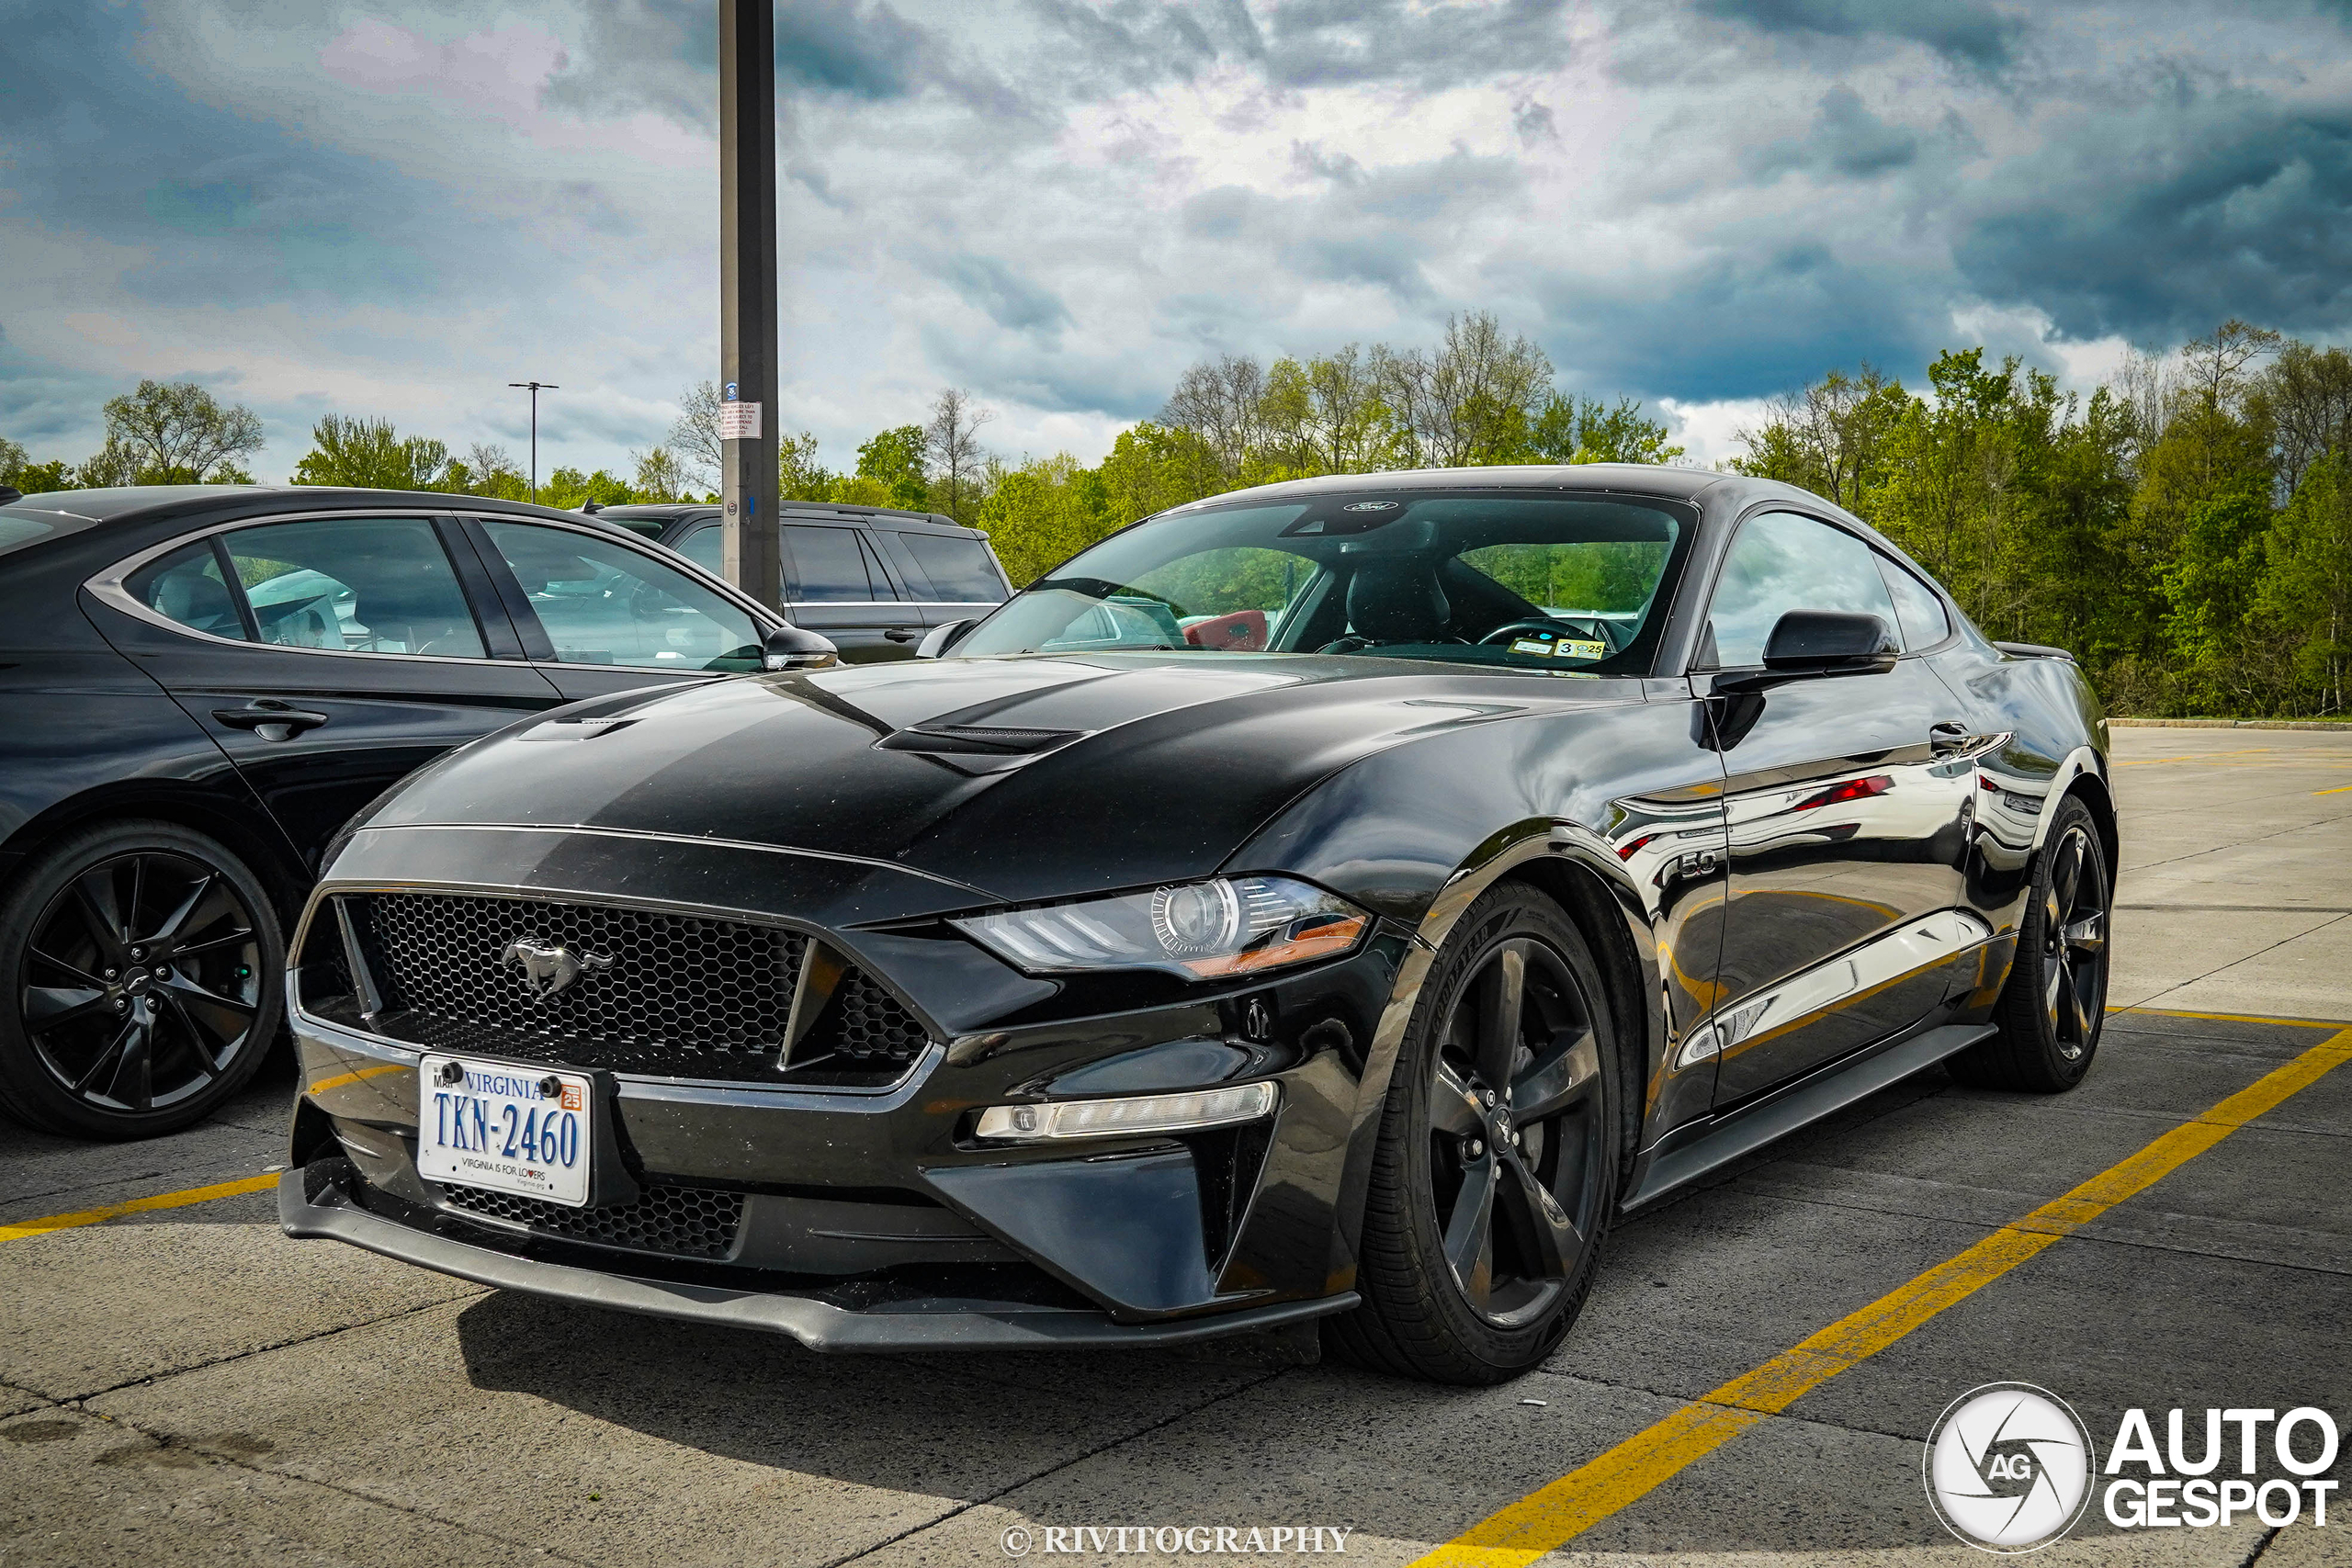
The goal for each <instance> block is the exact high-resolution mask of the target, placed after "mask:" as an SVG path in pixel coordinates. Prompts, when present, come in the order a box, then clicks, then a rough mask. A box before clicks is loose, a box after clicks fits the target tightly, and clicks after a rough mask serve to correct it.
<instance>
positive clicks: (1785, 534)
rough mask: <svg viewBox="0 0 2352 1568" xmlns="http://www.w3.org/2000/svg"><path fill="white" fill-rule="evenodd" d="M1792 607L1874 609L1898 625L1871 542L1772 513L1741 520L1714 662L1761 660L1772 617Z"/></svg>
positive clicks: (1738, 664)
mask: <svg viewBox="0 0 2352 1568" xmlns="http://www.w3.org/2000/svg"><path fill="white" fill-rule="evenodd" d="M1791 610H1842V611H1854V612H1860V613H1862V614H1866V615H1876V616H1877V617H1879V619H1881V620H1883V621H1884V622H1885V623H1886V625H1887V629H1888V630H1889V631H1892V630H1894V626H1895V620H1894V602H1893V601H1892V600H1890V599H1889V598H1888V597H1887V593H1886V584H1885V583H1884V582H1883V581H1880V579H1879V575H1878V565H1877V555H1876V552H1875V551H1873V550H1872V549H1871V547H1869V546H1868V545H1865V544H1864V543H1862V542H1861V541H1860V539H1857V538H1856V537H1854V536H1852V535H1851V534H1849V533H1845V532H1843V531H1842V530H1840V529H1837V528H1832V527H1831V526H1829V525H1827V524H1826V523H1816V522H1815V521H1814V520H1813V519H1812V518H1810V517H1799V516H1797V515H1796V514H1795V513H1789V512H1767V513H1763V514H1762V515H1761V516H1758V517H1751V518H1749V519H1748V520H1747V522H1745V523H1743V524H1741V525H1739V536H1738V537H1737V538H1736V539H1734V540H1733V541H1732V547H1731V555H1730V556H1729V558H1726V559H1725V560H1724V572H1723V576H1722V578H1721V579H1720V580H1719V581H1717V582H1716V584H1715V602H1714V604H1713V608H1712V609H1711V610H1710V611H1709V613H1708V620H1707V626H1708V629H1709V631H1710V633H1711V634H1712V636H1713V642H1714V648H1715V660H1714V662H1715V664H1716V665H1717V666H1718V667H1720V668H1723V669H1728V670H1737V669H1743V668H1746V667H1747V666H1750V665H1757V664H1761V663H1763V662H1764V640H1765V638H1767V637H1770V636H1771V635H1772V624H1773V623H1774V622H1775V621H1778V620H1779V619H1780V618H1781V616H1782V615H1786V614H1788V613H1789V612H1790V611H1791Z"/></svg>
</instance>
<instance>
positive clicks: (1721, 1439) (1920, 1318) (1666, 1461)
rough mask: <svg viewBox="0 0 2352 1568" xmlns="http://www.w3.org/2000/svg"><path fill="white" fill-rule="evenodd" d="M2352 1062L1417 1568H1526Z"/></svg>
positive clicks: (2300, 1068) (2271, 1091) (2035, 1219)
mask: <svg viewBox="0 0 2352 1568" xmlns="http://www.w3.org/2000/svg"><path fill="white" fill-rule="evenodd" d="M2346 1061H2352V1029H2345V1030H2341V1031H2338V1032H2336V1033H2335V1034H2333V1035H2331V1036H2329V1037H2328V1038H2327V1039H2325V1040H2323V1041H2321V1042H2320V1043H2318V1044H2316V1045H2314V1046H2312V1048H2311V1049H2310V1050H2308V1051H2305V1052H2304V1053H2303V1054H2302V1055H2300V1056H2297V1057H2296V1058H2295V1059H2294V1060H2292V1061H2290V1062H2289V1063H2287V1064H2286V1065H2285V1066H2281V1067H2278V1068H2277V1069H2275V1070H2273V1071H2271V1072H2269V1073H2267V1074H2265V1075H2264V1076H2263V1077H2259V1078H2257V1079H2256V1080H2255V1081H2254V1083H2253V1084H2251V1085H2249V1086H2248V1087H2247V1088H2245V1089H2240V1090H2239V1091H2238V1092H2237V1093H2235V1094H2233V1095H2232V1096H2230V1097H2229V1098H2228V1099H2227V1100H2222V1102H2221V1103H2220V1104H2218V1105H2216V1106H2214V1107H2213V1108H2212V1109H2211V1110H2210V1111H2206V1112H2205V1113H2204V1114H2203V1115H2201V1116H2199V1117H2197V1118H2195V1119H2194V1120H2191V1121H2188V1122H2182V1123H2180V1124H2179V1125H2178V1126H2177V1127H2174V1128H2172V1129H2170V1130H2169V1131H2167V1132H2165V1133H2164V1134H2161V1135H2160V1136H2158V1137H2157V1138H2156V1139H2155V1140H2154V1142H2152V1143H2150V1144H2149V1145H2147V1146H2146V1147H2144V1148H2143V1149H2141V1150H2140V1151H2139V1152H2138V1153H2137V1154H2134V1155H2132V1156H2130V1157H2129V1158H2127V1159H2125V1160H2123V1161H2122V1162H2121V1163H2120V1164H2117V1165H2114V1166H2111V1167H2109V1168H2108V1169H2106V1170H2104V1171H2102V1172H2100V1173H2099V1174H2098V1175H2097V1176H2094V1177H2092V1178H2091V1179H2089V1180H2088V1181H2086V1182H2084V1183H2083V1184H2082V1185H2081V1186H2079V1187H2077V1188H2075V1190H2073V1191H2071V1192H2069V1193H2067V1194H2066V1195H2065V1196H2064V1197H2063V1198H2057V1199H2053V1200H2052V1201H2049V1202H2047V1203H2044V1204H2043V1205H2041V1207H2040V1208H2039V1209H2036V1210H2034V1211H2033V1213H2030V1214H2027V1215H2026V1216H2024V1217H2023V1218H2022V1219H2019V1220H2018V1221H2016V1222H2014V1223H2012V1224H2007V1225H2004V1226H2002V1227H2001V1228H2000V1229H1999V1230H1997V1231H1995V1232H1994V1233H1993V1234H1992V1235H1988V1236H1986V1237H1985V1239H1984V1240H1983V1241H1980V1242H1978V1243H1977V1244H1976V1245H1975V1246H1973V1247H1970V1248H1969V1249H1968V1250H1967V1251H1965V1252H1962V1253H1961V1254H1960V1255H1959V1256H1958V1257H1956V1258H1950V1259H1948V1260H1947V1261H1945V1262H1942V1263H1939V1264H1938V1265H1937V1266H1936V1267H1934V1268H1933V1269H1928V1271H1927V1272H1926V1273H1924V1274H1922V1275H1920V1276H1919V1277H1918V1278H1917V1279H1916V1280H1912V1281H1910V1282H1909V1283H1908V1284H1905V1285H1902V1286H1899V1287H1897V1288H1896V1289H1894V1291H1891V1292H1888V1293H1887V1294H1885V1295H1883V1296H1882V1297H1880V1298H1879V1299H1878V1300H1877V1301H1875V1302H1872V1303H1871V1304H1870V1305H1868V1306H1866V1307H1864V1308H1862V1309H1861V1310H1860V1312H1857V1313H1852V1314H1849V1315H1847V1316H1845V1317H1842V1318H1840V1319H1838V1321H1837V1322H1836V1323H1833V1324H1831V1325H1829V1326H1828V1327H1826V1328H1825V1329H1823V1330H1822V1331H1821V1332H1820V1333H1818V1334H1815V1336H1813V1337H1811V1338H1809V1339H1807V1340H1805V1341H1804V1343H1803V1344H1801V1345H1798V1346H1797V1347H1795V1348H1793V1349H1791V1350H1787V1351H1784V1352H1782V1353H1781V1355H1778V1356H1775V1357H1774V1358H1773V1359H1770V1360H1769V1361H1767V1362H1765V1363H1764V1364H1763V1365H1762V1366H1760V1367H1758V1368H1757V1369H1756V1370H1755V1371H1750V1372H1747V1373H1745V1374H1744V1375H1742V1376H1740V1377H1736V1378H1734V1379H1733V1380H1732V1381H1731V1382H1727V1383H1725V1384H1724V1385H1723V1386H1722V1387H1721V1388H1718V1389H1716V1390H1715V1391H1714V1392H1713V1393H1709V1394H1706V1395H1703V1396H1702V1397H1701V1398H1700V1399H1698V1400H1695V1401H1693V1402H1692V1403H1691V1404H1686V1405H1684V1406H1683V1407H1682V1408H1681V1409H1679V1410H1678V1411H1676V1412H1675V1413H1674V1414H1673V1415H1671V1416H1668V1417H1667V1418H1666V1419H1665V1420H1663V1421H1660V1422H1658V1423H1657V1425H1656V1426H1654V1427H1650V1428H1649V1429H1648V1430H1647V1431H1645V1432H1641V1433H1638V1434H1636V1435H1635V1436H1634V1437H1631V1438H1626V1439H1625V1440H1624V1441H1623V1442H1622V1443H1620V1444H1618V1445H1617V1446H1616V1447H1615V1448H1613V1449H1611V1450H1609V1451H1608V1452H1607V1453H1604V1454H1602V1455H1601V1456H1600V1458H1598V1459H1596V1460H1594V1461H1591V1462H1590V1463H1589V1464H1586V1465H1584V1466H1582V1467H1580V1468H1578V1469H1577V1470H1573V1471H1570V1472H1568V1473H1567V1474H1566V1475H1564V1476H1562V1477H1561V1478H1560V1479H1559V1480H1557V1481H1555V1482H1553V1483H1551V1484H1550V1485H1548V1486H1544V1487H1542V1488H1540V1489H1539V1490H1537V1491H1535V1492H1532V1493H1530V1494H1529V1495H1527V1496H1525V1497H1522V1498H1521V1499H1520V1500H1519V1501H1518V1502H1516V1503H1513V1504H1511V1505H1510V1506H1509V1507H1507V1508H1505V1509H1503V1510H1502V1511H1501V1512H1499V1513H1498V1514H1495V1515H1493V1516H1491V1517H1487V1518H1485V1519H1482V1520H1480V1521H1479V1522H1478V1523H1477V1524H1476V1525H1473V1526H1472V1527H1471V1528H1470V1529H1467V1530H1465V1531H1464V1532H1463V1533H1462V1534H1461V1535H1459V1536H1456V1537H1455V1538H1454V1539H1453V1540H1450V1541H1447V1542H1446V1543H1445V1544H1444V1545H1442V1546H1440V1547H1438V1548H1437V1549H1436V1550H1434V1551H1430V1552H1429V1553H1428V1554H1427V1555H1425V1556H1423V1557H1421V1558H1420V1559H1419V1561H1418V1562H1416V1563H1415V1564H1414V1565H1413V1568H1441V1565H1442V1568H1524V1565H1525V1564H1527V1563H1529V1562H1533V1561H1534V1560H1535V1559H1537V1558H1539V1557H1541V1556H1543V1555H1544V1553H1545V1552H1547V1551H1553V1550H1555V1549H1556V1548H1557V1547H1559V1546H1561V1545H1563V1544H1564V1543H1566V1541H1568V1540H1572V1539H1573V1538H1575V1537H1576V1536H1577V1535H1578V1534H1580V1533H1582V1532H1583V1531H1584V1530H1586V1529H1590V1528H1591V1527H1592V1526H1593V1525H1596V1524H1598V1523H1600V1521H1601V1520H1602V1519H1605V1518H1607V1517H1609V1516H1610V1515H1611V1514H1613V1513H1615V1512H1617V1511H1618V1510H1619V1509H1620V1508H1623V1507H1624V1506H1627V1505H1628V1504H1631V1503H1634V1502H1636V1501H1638V1500H1640V1499H1641V1498H1642V1497H1644V1496H1645V1495H1648V1494H1649V1493H1650V1492H1651V1491H1652V1490H1653V1489H1655V1488H1656V1487H1657V1486H1658V1485H1659V1484H1661V1483H1664V1482H1666V1481H1668V1479H1670V1478H1671V1477H1673V1476H1674V1475H1676V1474H1677V1473H1679V1472H1681V1471H1682V1470H1683V1469H1685V1468H1686V1467H1688V1466H1689V1465H1691V1464H1693V1463H1695V1462H1696V1461H1699V1460H1701V1459H1703V1458H1705V1457H1706V1456H1707V1455H1708V1454H1711V1453H1713V1451H1714V1450H1717V1449H1719V1448H1721V1447H1723V1445H1724V1444H1725V1443H1727V1442H1729V1441H1731V1439H1732V1438H1735V1437H1737V1436H1738V1435H1739V1434H1740V1433H1741V1432H1742V1431H1745V1430H1746V1429H1747V1427H1752V1426H1754V1425H1756V1424H1757V1423H1758V1422H1759V1421H1761V1420H1763V1419H1764V1418H1765V1417H1766V1416H1776V1415H1778V1414H1779V1413H1780V1412H1781V1411H1783V1410H1785V1409H1787V1408H1788V1407H1789V1406H1790V1405H1791V1404H1794V1403H1795V1402H1796V1400H1797V1399H1798V1397H1799V1396H1801V1395H1803V1394H1804V1393H1807V1392H1809V1391H1811V1390H1813V1389H1815V1388H1817V1387H1819V1386H1820V1385H1821V1384H1823V1383H1824V1382H1827V1381H1829V1380H1830V1379H1831V1378H1834V1377H1836V1376H1837V1375H1838V1373H1839V1372H1842V1371H1846V1370H1847V1369H1848V1368H1849V1367H1851V1366H1854V1365H1856V1364H1858V1363H1859V1362H1860V1361H1862V1360H1864V1359H1868V1358H1869V1357H1871V1356H1873V1355H1876V1354H1877V1353H1878V1352H1879V1351H1881V1350H1883V1349H1885V1348H1887V1347H1888V1346H1889V1345H1892V1344H1894V1342H1895V1341H1896V1340H1898V1339H1900V1338H1902V1337H1904V1336H1905V1335H1906V1334H1908V1333H1910V1332H1911V1331H1912V1330H1913V1329H1915V1328H1917V1327H1918V1326H1919V1325H1921V1324H1923V1323H1925V1322H1927V1321H1928V1319H1929V1318H1931V1317H1933V1316H1935V1315H1936V1314H1938V1313H1939V1312H1941V1311H1943V1310H1944V1309H1945V1308H1946V1307H1948V1306H1951V1305H1952V1304H1954V1303H1957V1302H1960V1301H1962V1300H1965V1299H1966V1298H1967V1297H1968V1296H1970V1295H1971V1294H1973V1292H1976V1291H1977V1290H1979V1289H1980V1288H1982V1287H1983V1286H1985V1285H1988V1284H1990V1283H1992V1282H1993V1281H1994V1280H1997V1279H1999V1278H2000V1277H2001V1276H2002V1275H2004V1274H2006V1273H2007V1272H2008V1271H2009V1270H2010V1269H2015V1268H2016V1267H2017V1266H2018V1264H2020V1263H2023V1262H2025V1261H2026V1260H2027V1259H2029V1258H2033V1257H2035V1256H2037V1255H2039V1254H2040V1253H2041V1251H2042V1250H2043V1249H2044V1248H2046V1247H2051V1246H2052V1245H2053V1244H2054V1243H2056V1242H2057V1240H2058V1239H2059V1238H2060V1237H2061V1236H2064V1235H2072V1234H2073V1233H2074V1232H2075V1231H2077V1230H2079V1229H2081V1228H2082V1227H2083V1226H2084V1225H2086V1224H2089V1223H2090V1222H2091V1221H2093V1220H2095V1219H2097V1218H2098V1216H2099V1215H2101V1214H2103V1213H2106V1212H2107V1211H2108V1210H2109V1209H2111V1208H2113V1207H2114V1206H2115V1205H2116V1204H2118V1203H2120V1202H2121V1201H2123V1200H2125V1199H2126V1198H2129V1197H2131V1196H2132V1195H2133V1194H2134V1193H2137V1192H2141V1191H2144V1190H2146V1189H2147V1188H2149V1187H2150V1186H2152V1185H2154V1183H2155V1182H2156V1181H2157V1180H2159V1179H2162V1178H2163V1177H2165V1176H2166V1175H2168V1174H2170V1173H2171V1172H2173V1171H2175V1170H2177V1169H2179V1168H2181V1167H2182V1166H2184V1165H2186V1164H2188V1162H2189V1161H2190V1160H2192V1159H2194V1158H2196V1157H2197V1156H2199V1155H2200V1154H2203V1153H2204V1152H2205V1151H2206V1150H2207V1149H2210V1148H2211V1147H2212V1146H2213V1145H2216V1144H2218V1143H2220V1142H2221V1141H2222V1139H2223V1138H2226V1137H2228V1136H2229V1135H2230V1134H2232V1133H2234V1132H2236V1131H2237V1130H2238V1129H2239V1128H2240V1127H2243V1126H2245V1124H2246V1123H2247V1122H2251V1121H2253V1120H2254V1119H2255V1118H2256V1117H2257V1116H2261V1115H2263V1114H2265V1113H2266V1112H2267V1111H2272V1110H2274V1109H2276V1108H2277V1107H2278V1105H2279V1104H2280V1103H2281V1102H2282V1101H2284V1100H2286V1099H2287V1098H2288V1097H2289V1096H2290V1095H2292V1094H2294V1093H2296V1092H2297V1091H2298V1090H2300V1089H2305V1088H2307V1087H2309V1086H2310V1085H2312V1083H2315V1082H2317V1081H2318V1079H2319V1078H2320V1077H2322V1076H2323V1075H2324V1074H2325V1073H2326V1072H2328V1071H2329V1070H2330V1069H2331V1068H2334V1067H2336V1066H2341V1065H2342V1064H2343V1063H2345V1062H2346Z"/></svg>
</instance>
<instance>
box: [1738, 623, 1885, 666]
mask: <svg viewBox="0 0 2352 1568" xmlns="http://www.w3.org/2000/svg"><path fill="white" fill-rule="evenodd" d="M1901 651H1902V648H1901V646H1900V645H1899V644H1897V643H1896V642H1895V640H1894V630H1893V629H1892V628H1891V627H1889V626H1887V624H1886V623H1885V622H1884V621H1883V620H1881V619H1879V618H1878V617H1877V616H1876V615H1849V614H1848V613H1846V612H1844V611H1840V610H1791V611H1790V612H1789V613H1788V614H1787V615H1782V616H1781V618H1780V619H1779V620H1777V621H1775V622H1773V623H1772V635H1771V636H1770V637H1766V638H1765V639H1764V668H1765V669H1767V670H1773V671H1781V673H1784V674H1789V675H1876V674H1880V673H1883V671H1888V670H1892V669H1894V656H1895V655H1896V654H1898V653H1900V652H1901Z"/></svg>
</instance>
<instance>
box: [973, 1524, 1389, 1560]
mask: <svg viewBox="0 0 2352 1568" xmlns="http://www.w3.org/2000/svg"><path fill="white" fill-rule="evenodd" d="M1354 1533H1355V1527H1354V1526H1353V1525H1007V1526H1005V1527H1004V1529H1003V1530H1002V1531H1001V1532H1000V1533H999V1535H998V1537H997V1540H999V1542H1001V1544H1002V1545H1003V1547H1004V1554H1005V1555H1006V1556H1007V1557H1031V1556H1036V1557H1058V1556H1062V1555H1065V1554H1068V1553H1075V1552H1082V1553H1084V1554H1086V1555H1088V1556H1090V1557H1105V1556H1114V1555H1120V1554H1129V1555H1132V1554H1136V1553H1144V1552H1148V1553H1151V1554H1153V1555H1156V1556H1162V1557H1208V1556H1218V1557H1250V1556H1259V1557H1291V1556H1299V1555H1309V1556H1326V1555H1331V1554H1335V1553H1336V1554H1344V1553H1345V1552H1346V1551H1347V1550H1348V1537H1349V1536H1351V1535H1352V1534H1354Z"/></svg>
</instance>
